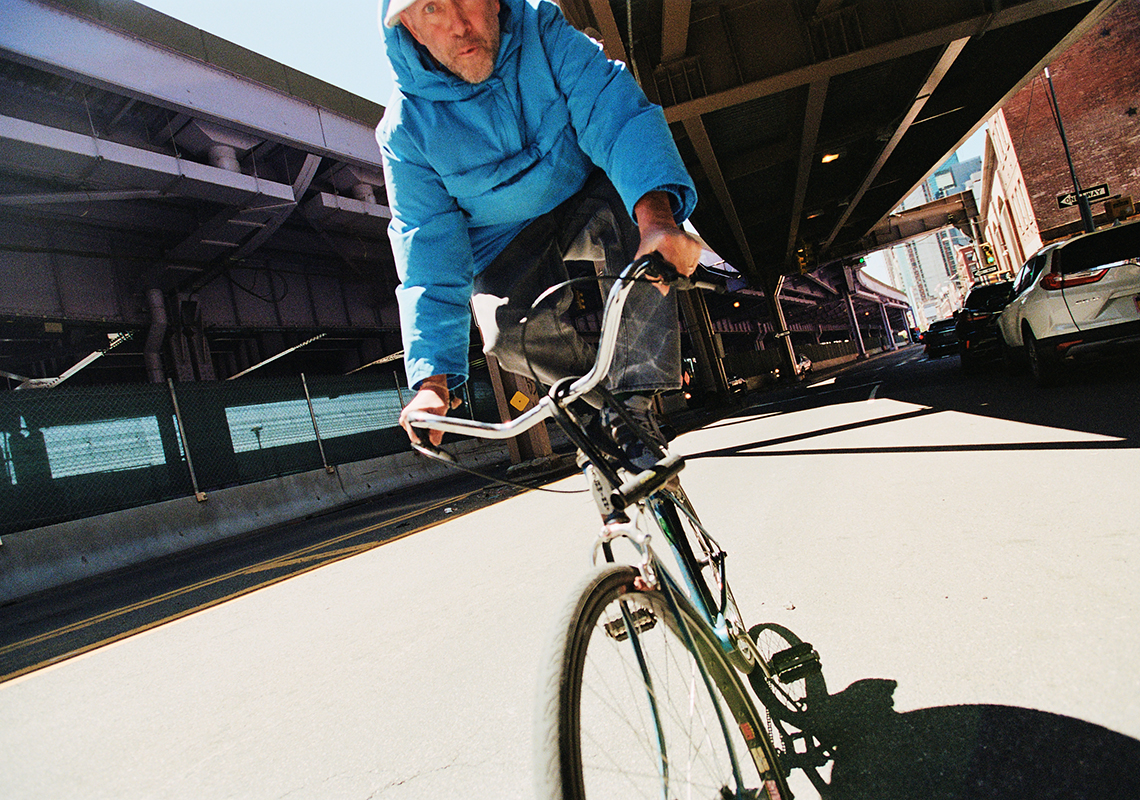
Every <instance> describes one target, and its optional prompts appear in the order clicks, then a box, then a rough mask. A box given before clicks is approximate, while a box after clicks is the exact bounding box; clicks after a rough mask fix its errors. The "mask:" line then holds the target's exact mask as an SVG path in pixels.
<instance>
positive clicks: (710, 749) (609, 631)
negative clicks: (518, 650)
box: [535, 566, 790, 800]
mask: <svg viewBox="0 0 1140 800" xmlns="http://www.w3.org/2000/svg"><path fill="white" fill-rule="evenodd" d="M637 578H638V572H637V570H635V569H633V568H631V567H625V566H609V567H605V568H603V569H601V570H599V571H598V572H596V573H595V574H593V575H592V576H591V577H590V578H589V579H588V580H587V581H586V583H585V585H584V586H583V587H582V588H581V590H580V591H579V592H578V593H576V594H575V596H574V597H573V599H572V601H571V602H570V604H569V605H568V606H567V608H566V610H565V612H564V613H563V615H562V618H561V619H560V622H559V626H558V631H557V634H556V639H555V643H554V646H553V647H552V649H551V653H550V656H549V658H548V660H547V661H546V673H545V675H544V676H543V679H542V682H541V685H540V697H539V707H538V715H537V719H536V723H537V729H536V733H537V736H536V741H535V747H536V770H535V776H536V788H537V795H538V797H540V798H551V800H555V799H556V800H586V798H589V800H599V799H600V798H613V797H622V798H652V799H653V800H661V798H682V797H684V798H689V797H693V798H709V799H710V800H712V799H713V798H716V799H717V800H720V799H721V798H723V799H725V800H727V798H739V799H740V800H754V799H759V798H769V800H780V798H787V797H790V793H789V792H788V791H787V784H786V783H785V778H784V775H783V773H782V771H781V769H780V766H779V764H778V762H777V756H776V754H775V751H774V749H773V748H772V745H771V743H770V742H769V740H768V739H767V738H766V736H765V734H764V732H765V728H764V725H763V724H762V723H761V722H760V720H759V718H758V715H757V713H756V709H755V707H754V706H753V705H752V703H751V701H750V700H749V699H748V697H747V694H746V692H745V691H744V688H743V685H742V684H741V682H740V680H739V679H738V678H737V676H736V673H735V672H733V671H732V669H731V668H730V667H728V666H727V665H726V662H725V661H724V659H723V656H722V655H721V653H720V651H719V645H718V644H717V643H716V642H715V640H714V639H712V637H711V636H710V635H709V634H708V633H706V631H705V628H704V626H702V625H700V624H699V623H698V622H696V621H695V619H694V618H693V615H692V612H690V611H689V610H688V609H687V604H686V603H685V602H684V601H683V600H679V601H677V602H676V603H674V602H671V601H670V599H669V598H668V597H666V596H665V594H664V593H663V592H662V591H658V590H646V589H644V588H639V585H640V582H639V581H638V580H637ZM694 651H695V652H697V653H700V654H701V657H700V658H696V657H694Z"/></svg>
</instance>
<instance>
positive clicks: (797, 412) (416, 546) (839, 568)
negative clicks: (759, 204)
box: [0, 348, 1140, 800]
mask: <svg viewBox="0 0 1140 800" xmlns="http://www.w3.org/2000/svg"><path fill="white" fill-rule="evenodd" d="M1137 398H1140V371H1138V370H1137V369H1136V368H1135V367H1131V368H1129V369H1127V370H1125V369H1123V368H1119V369H1115V370H1099V371H1087V372H1084V373H1082V374H1080V375H1077V376H1075V377H1074V379H1073V380H1071V381H1069V382H1068V383H1066V384H1065V385H1063V386H1060V387H1056V388H1053V389H1049V390H1047V391H1042V390H1038V389H1035V388H1034V387H1033V386H1032V385H1031V384H1030V382H1029V381H1028V380H1026V379H1019V378H1011V377H1007V376H1005V375H1004V374H1002V373H1000V372H997V371H991V372H987V373H985V374H983V375H981V376H979V377H977V378H970V379H967V378H965V377H963V376H962V375H961V374H960V373H959V371H958V363H957V358H956V357H953V356H951V357H948V358H944V359H940V360H936V361H929V360H927V359H925V358H924V357H923V355H922V352H921V350H920V349H918V348H909V349H907V350H904V351H901V352H899V353H897V354H891V355H887V356H881V357H878V358H875V359H871V360H869V361H867V362H863V363H860V364H857V365H855V366H852V367H849V368H847V369H845V370H842V371H839V372H837V373H834V374H833V375H830V376H829V375H823V376H820V377H819V378H818V379H816V380H812V381H808V382H806V383H805V384H803V385H799V386H795V387H789V388H784V389H780V390H778V391H773V392H768V393H764V394H760V395H756V396H754V397H752V398H750V400H751V401H752V403H754V405H752V406H751V407H749V408H746V409H741V410H740V411H739V412H738V413H736V414H733V415H730V416H728V417H725V418H723V419H721V420H719V421H718V422H715V423H711V424H709V425H706V426H705V427H703V428H701V429H699V430H696V431H693V432H690V433H687V434H685V435H683V436H681V437H680V438H678V439H677V440H676V441H675V442H674V444H673V447H674V449H675V450H677V451H679V452H682V453H684V454H686V455H687V456H689V461H688V465H687V467H686V470H685V472H684V474H683V481H684V483H685V486H686V489H687V491H688V493H689V495H690V496H691V497H692V498H693V500H694V502H695V504H696V505H697V508H698V509H699V510H700V512H701V516H702V519H703V520H704V522H705V523H706V525H708V526H709V527H710V528H711V529H712V530H713V531H714V532H716V533H717V536H718V539H719V540H720V542H721V544H722V545H724V546H725V548H726V549H727V550H728V551H729V553H730V557H729V562H728V565H729V566H728V569H729V579H730V581H731V582H732V585H733V588H734V591H735V593H736V596H737V600H738V601H739V603H740V605H741V608H742V610H743V612H744V614H745V616H746V619H747V620H748V621H749V622H760V621H765V620H767V621H774V622H779V623H782V624H784V625H786V626H788V627H790V628H792V629H793V630H795V631H796V632H797V633H799V634H800V635H801V636H802V637H803V638H804V639H807V640H809V641H811V642H813V643H814V644H815V645H816V647H817V648H818V650H819V651H820V653H821V655H822V657H823V664H824V672H825V675H826V677H827V682H828V689H829V691H830V692H831V693H832V695H833V698H832V699H833V701H834V702H833V704H832V707H833V709H834V715H833V718H832V720H831V722H832V731H831V736H832V737H833V739H834V743H835V744H836V748H837V753H838V758H837V762H836V766H835V773H834V775H833V779H834V781H835V784H836V787H837V792H836V794H839V791H838V789H839V788H840V787H842V788H843V792H842V795H843V796H845V797H877V798H888V799H889V798H904V797H924V798H925V797H954V796H961V793H962V789H963V786H965V785H966V784H969V786H970V787H972V789H971V792H970V796H972V797H1000V798H1021V797H1029V796H1032V797H1050V796H1056V797H1061V796H1064V797H1073V796H1084V797H1098V798H1100V797H1112V796H1120V797H1135V796H1137V795H1138V792H1140V788H1138V787H1140V743H1138V742H1137V738H1140V677H1138V673H1137V671H1136V669H1135V667H1134V664H1135V663H1136V661H1137V658H1138V657H1140V588H1138V587H1140V582H1138V581H1137V579H1136V577H1137V575H1136V573H1137V568H1136V565H1137V563H1140V522H1138V520H1140V493H1138V492H1137V491H1136V483H1137V476H1138V475H1140V415H1138V414H1137V413H1136V409H1137ZM457 480H459V479H457ZM464 480H466V479H464ZM457 486H458V484H457ZM583 486H584V481H583V480H582V479H581V478H580V477H579V476H577V475H573V476H570V477H568V478H565V479H563V480H561V481H558V482H557V483H554V484H552V485H551V487H550V488H557V489H561V490H566V489H578V488H583ZM396 500H398V501H399V502H396ZM449 509H450V510H449ZM594 527H595V523H594V522H593V511H592V508H591V503H590V501H589V499H588V496H586V495H585V494H581V493H579V494H549V493H544V492H527V493H522V494H519V493H516V492H513V491H507V490H499V489H494V488H492V489H482V488H480V487H479V485H478V484H472V483H463V484H462V488H461V489H459V490H457V491H453V492H447V491H445V490H441V491H440V492H439V493H438V494H435V495H432V496H430V497H422V498H421V497H414V498H413V497H406V498H397V499H395V500H394V501H393V502H392V503H390V504H389V506H388V507H383V506H382V505H378V506H375V507H373V506H362V507H358V508H356V509H353V510H351V511H350V512H346V513H344V514H342V515H332V516H330V517H326V518H321V519H318V520H310V521H307V522H304V523H299V524H297V525H294V526H287V527H285V528H282V529H280V530H278V531H275V532H266V533H264V534H262V535H259V536H257V537H251V538H250V539H249V540H248V541H247V544H248V547H247V548H238V549H236V550H226V551H224V552H219V551H213V552H210V551H207V552H205V553H201V554H196V555H195V556H194V557H187V558H185V559H183V560H181V561H179V562H177V563H171V564H167V565H165V566H164V567H163V568H162V569H161V570H158V571H157V572H149V573H144V574H141V575H140V574H131V575H125V576H119V578H118V579H117V580H115V581H107V582H104V583H103V584H102V585H101V586H99V587H84V589H83V590H82V591H83V593H77V594H75V595H74V596H73V597H71V598H70V600H69V599H68V598H67V597H66V596H64V597H55V598H43V599H41V601H40V602H41V603H42V605H40V606H38V607H33V606H31V605H26V606H25V605H21V606H20V607H8V608H5V609H3V610H0V615H2V616H3V621H2V622H0V633H2V635H3V637H4V638H3V639H0V659H3V660H2V661H0V666H2V667H3V670H2V671H3V674H5V675H8V676H18V677H11V678H10V679H9V680H7V681H6V682H3V683H0V797H4V798H59V797H84V798H104V797H105V798H117V799H118V798H195V799H196V800H199V799H200V798H230V797H232V798H282V797H299V798H325V797H328V798H435V797H440V796H448V797H454V796H462V797H472V798H483V797H488V798H490V797H494V798H500V797H501V798H524V797H530V796H531V791H530V765H529V760H530V726H531V705H532V698H533V693H534V682H535V679H536V676H537V674H538V666H539V660H540V658H541V653H542V651H543V649H544V647H545V639H546V637H547V634H548V627H549V622H550V620H551V617H552V615H553V613H554V611H555V609H556V608H558V607H559V606H560V605H561V603H562V602H563V599H564V597H565V595H566V593H567V591H568V590H569V589H570V587H571V586H572V584H573V583H574V582H575V581H576V580H577V579H578V578H579V577H580V576H581V575H582V574H583V573H584V572H585V570H586V569H587V564H588V556H589V551H590V544H591V541H592V536H593V533H594ZM69 637H73V638H69ZM72 652H80V653H81V654H80V655H77V656H74V657H67V655H68V654H69V653H72ZM41 664H49V666H45V667H42V668H37V667H39V665H41ZM797 786H802V784H797ZM799 796H801V797H807V796H810V795H809V794H808V793H807V792H803V791H801V792H800V793H799Z"/></svg>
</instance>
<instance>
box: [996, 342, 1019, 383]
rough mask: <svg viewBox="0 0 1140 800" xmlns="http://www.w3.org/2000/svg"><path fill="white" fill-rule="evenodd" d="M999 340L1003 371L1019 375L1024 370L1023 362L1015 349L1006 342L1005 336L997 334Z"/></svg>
mask: <svg viewBox="0 0 1140 800" xmlns="http://www.w3.org/2000/svg"><path fill="white" fill-rule="evenodd" d="M998 339H999V341H1000V342H1001V359H1002V361H1003V362H1005V371H1006V372H1008V373H1009V374H1010V375H1020V374H1021V373H1022V372H1023V371H1024V366H1025V365H1024V363H1023V362H1022V360H1021V356H1020V355H1019V354H1018V352H1017V350H1016V349H1014V348H1013V347H1012V346H1011V345H1009V344H1006V341H1005V337H1004V336H999V337H998Z"/></svg>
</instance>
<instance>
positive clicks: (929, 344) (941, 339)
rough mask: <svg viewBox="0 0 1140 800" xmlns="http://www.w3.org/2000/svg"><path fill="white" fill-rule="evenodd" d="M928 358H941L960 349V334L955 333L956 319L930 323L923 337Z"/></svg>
mask: <svg viewBox="0 0 1140 800" xmlns="http://www.w3.org/2000/svg"><path fill="white" fill-rule="evenodd" d="M922 344H923V347H924V348H925V352H926V355H927V356H930V357H933V356H940V355H943V354H945V353H953V352H955V351H956V350H957V349H958V334H956V333H955V332H954V318H953V317H951V318H950V319H940V320H936V321H934V322H932V323H930V327H929V328H927V329H926V333H925V334H924V335H923V337H922Z"/></svg>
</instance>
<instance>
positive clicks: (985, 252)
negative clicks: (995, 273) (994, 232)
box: [982, 242, 997, 267]
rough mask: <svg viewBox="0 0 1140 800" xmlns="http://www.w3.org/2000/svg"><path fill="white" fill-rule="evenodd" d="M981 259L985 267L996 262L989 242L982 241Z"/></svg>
mask: <svg viewBox="0 0 1140 800" xmlns="http://www.w3.org/2000/svg"><path fill="white" fill-rule="evenodd" d="M982 261H984V262H985V264H986V266H987V267H992V266H993V265H994V264H996V263H997V259H996V258H994V248H993V246H992V245H991V244H990V243H989V242H982Z"/></svg>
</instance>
